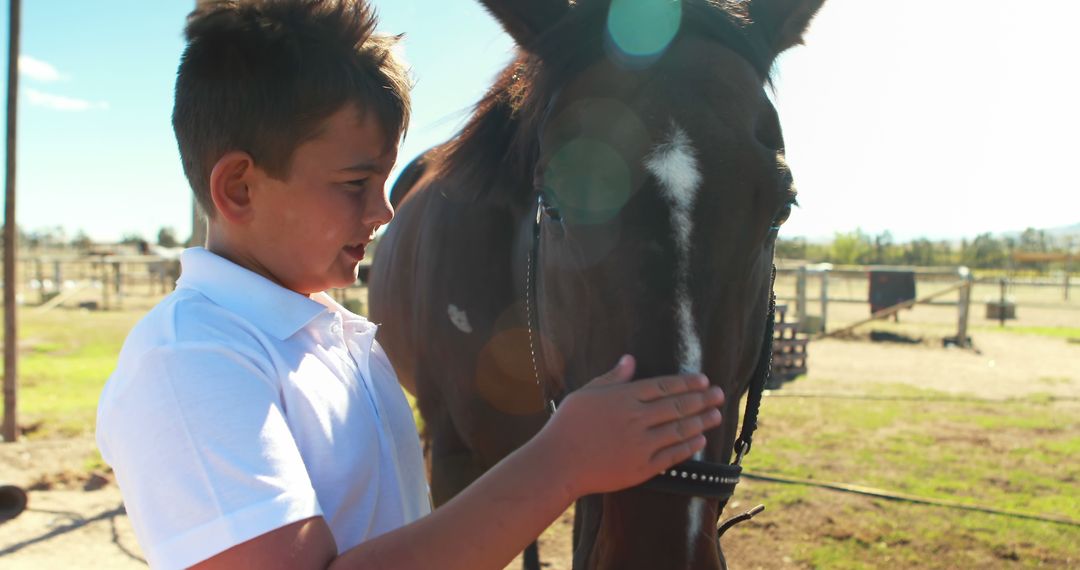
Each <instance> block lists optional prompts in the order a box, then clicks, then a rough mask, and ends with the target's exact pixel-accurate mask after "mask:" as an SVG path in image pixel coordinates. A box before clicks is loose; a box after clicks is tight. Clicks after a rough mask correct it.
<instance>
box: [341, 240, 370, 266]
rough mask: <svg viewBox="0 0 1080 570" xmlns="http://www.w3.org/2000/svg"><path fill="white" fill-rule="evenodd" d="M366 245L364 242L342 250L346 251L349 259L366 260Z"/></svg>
mask: <svg viewBox="0 0 1080 570" xmlns="http://www.w3.org/2000/svg"><path fill="white" fill-rule="evenodd" d="M364 245H365V244H364V243H363V242H361V243H359V244H356V245H347V246H345V247H343V248H342V250H344V251H345V254H346V255H348V256H349V257H351V258H353V259H355V260H356V261H360V260H361V259H364Z"/></svg>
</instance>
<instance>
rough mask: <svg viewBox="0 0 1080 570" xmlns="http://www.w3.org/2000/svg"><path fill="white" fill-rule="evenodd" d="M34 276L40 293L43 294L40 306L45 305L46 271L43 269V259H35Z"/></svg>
mask: <svg viewBox="0 0 1080 570" xmlns="http://www.w3.org/2000/svg"><path fill="white" fill-rule="evenodd" d="M34 275H35V276H36V278H37V282H38V293H40V294H41V299H39V300H40V301H41V303H40V304H42V305H44V304H45V269H44V268H43V267H42V263H41V258H40V257H35V258H34Z"/></svg>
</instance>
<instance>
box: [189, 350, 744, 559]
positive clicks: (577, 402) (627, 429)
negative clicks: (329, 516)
mask: <svg viewBox="0 0 1080 570" xmlns="http://www.w3.org/2000/svg"><path fill="white" fill-rule="evenodd" d="M632 375H633V361H632V359H624V360H623V361H620V363H619V365H617V366H616V368H615V369H614V370H612V371H611V372H609V373H608V374H605V375H604V376H601V377H600V378H597V379H596V380H594V381H593V382H591V383H590V384H588V385H587V386H585V387H584V388H582V389H581V390H578V391H576V392H574V393H572V394H571V395H570V396H569V397H567V399H566V400H565V401H564V402H563V405H562V407H561V408H560V409H559V411H558V412H557V413H556V415H555V416H554V417H553V418H552V420H551V421H550V422H549V423H548V425H547V426H545V428H544V429H543V430H542V431H541V432H540V434H538V435H537V436H536V437H534V438H533V439H532V440H530V441H529V442H528V443H527V444H525V445H524V446H522V447H521V448H520V449H519V450H517V451H516V452H514V453H513V454H511V455H510V456H508V457H507V458H506V459H504V460H503V461H502V462H500V463H499V464H498V465H496V466H495V467H494V468H493V469H491V470H490V471H488V472H487V473H486V474H485V475H484V476H482V477H481V478H480V479H478V480H477V481H476V482H475V483H473V484H472V485H470V486H469V487H468V488H466V489H465V490H464V491H462V492H461V494H460V495H458V496H457V497H455V498H454V499H453V500H451V501H450V502H449V503H447V504H446V505H444V506H442V507H440V508H439V509H438V510H436V511H435V512H433V513H432V514H431V515H429V516H427V517H424V518H423V519H420V520H418V521H415V522H413V523H412V524H409V525H406V526H405V527H402V528H400V529H397V530H395V531H392V532H389V533H386V534H384V535H382V536H379V537H377V538H375V539H373V540H370V541H368V542H365V543H363V544H361V545H359V546H357V547H355V548H353V549H351V550H349V551H347V552H345V553H343V554H342V555H341V556H338V557H336V558H335V555H336V546H335V544H334V540H333V537H332V536H331V535H330V530H329V528H328V527H327V526H326V523H325V521H323V519H322V518H321V517H315V518H310V519H306V520H303V521H299V522H296V523H293V524H290V525H287V526H285V527H282V528H279V529H277V530H275V531H273V532H270V533H267V534H264V535H262V536H259V537H257V538H255V539H253V540H250V541H248V542H245V543H243V544H240V545H237V546H235V547H233V548H231V549H229V550H227V551H225V552H222V553H221V554H219V555H217V556H215V557H213V558H211V559H209V560H207V561H205V562H203V563H202V564H199V565H197V566H196V568H199V569H201V570H207V569H219V568H221V569H224V568H230V569H232V568H244V567H251V568H312V569H322V568H332V569H352V568H365V569H368V568H372V569H375V568H380V569H381V568H390V569H394V570H408V569H412V568H416V569H425V570H426V569H428V568H435V567H438V568H443V569H447V570H454V569H463V570H464V569H467V570H477V569H495V570H497V569H500V568H503V567H504V566H505V565H506V564H507V563H508V562H509V561H510V560H511V559H512V558H513V557H514V556H515V555H517V553H519V552H521V551H522V550H523V549H524V548H525V547H526V546H527V545H528V544H529V543H531V542H532V541H533V540H535V539H536V537H537V536H539V535H540V533H542V532H543V530H544V529H545V528H547V526H548V525H549V524H551V522H552V521H554V520H555V519H556V518H557V517H558V516H559V515H560V514H562V512H563V511H565V510H566V509H567V508H568V507H569V506H570V504H571V503H573V501H574V500H576V499H577V498H578V497H580V496H582V495H586V494H590V493H599V492H607V491H614V490H617V489H621V488H625V487H628V486H631V485H635V484H638V483H641V482H643V481H645V480H646V479H648V478H649V477H651V476H652V475H654V474H656V473H658V472H660V471H661V470H663V469H665V468H667V467H669V466H671V465H673V464H675V463H678V462H679V461H682V460H684V459H687V458H689V457H690V456H691V455H693V454H694V453H696V452H697V451H698V450H700V449H701V448H702V447H704V444H705V438H704V437H703V436H702V435H701V434H702V433H703V432H704V431H705V430H707V429H710V428H713V427H716V426H717V425H719V424H720V413H719V410H717V409H716V406H718V405H720V404H721V403H722V401H723V395H722V394H721V393H720V392H719V391H718V390H716V389H711V390H707V389H706V387H707V382H706V381H705V379H704V378H703V377H701V376H695V375H685V376H668V377H662V378H654V379H649V380H642V381H639V382H634V383H628V380H629V379H630V378H631V376H632Z"/></svg>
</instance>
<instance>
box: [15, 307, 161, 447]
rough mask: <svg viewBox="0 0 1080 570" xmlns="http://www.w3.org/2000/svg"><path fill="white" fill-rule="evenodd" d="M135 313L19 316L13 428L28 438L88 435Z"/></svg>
mask: <svg viewBox="0 0 1080 570" xmlns="http://www.w3.org/2000/svg"><path fill="white" fill-rule="evenodd" d="M143 314H144V313H143V312H141V311H125V312H80V313H72V312H71V311H65V310H55V311H51V312H48V313H38V312H34V311H29V310H26V311H21V312H20V314H19V337H20V339H25V340H23V341H22V342H21V346H20V349H21V350H20V358H19V374H18V380H19V384H18V385H19V392H18V398H19V400H18V406H19V423H20V424H22V425H38V426H39V427H38V429H36V430H34V431H33V432H31V433H29V434H27V437H30V438H43V439H44V438H49V437H56V436H71V435H78V434H85V433H89V432H91V431H92V430H93V427H94V418H95V415H96V411H97V402H98V397H99V396H100V395H101V389H102V388H103V387H104V386H105V381H106V380H107V379H108V377H109V375H110V374H112V371H113V369H114V368H115V366H116V359H117V356H118V355H119V353H120V347H121V346H122V345H123V342H124V338H125V337H126V336H127V333H128V331H129V330H130V329H131V327H133V326H134V325H135V323H136V322H137V321H138V320H139V319H140V318H141V317H142V315H143Z"/></svg>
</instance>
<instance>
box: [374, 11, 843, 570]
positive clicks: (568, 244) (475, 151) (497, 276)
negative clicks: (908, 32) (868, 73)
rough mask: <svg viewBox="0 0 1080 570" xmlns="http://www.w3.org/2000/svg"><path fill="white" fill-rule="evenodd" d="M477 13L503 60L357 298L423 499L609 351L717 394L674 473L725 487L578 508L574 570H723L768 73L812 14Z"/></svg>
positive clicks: (781, 165) (486, 454)
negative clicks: (413, 444)
mask: <svg viewBox="0 0 1080 570" xmlns="http://www.w3.org/2000/svg"><path fill="white" fill-rule="evenodd" d="M481 1H482V3H483V4H484V5H485V7H486V8H487V9H488V11H489V12H491V13H492V14H493V15H494V17H495V18H496V19H497V20H498V21H499V22H500V23H501V24H502V26H503V27H504V28H505V30H506V31H507V32H508V33H509V34H510V35H511V36H512V37H513V39H514V41H515V43H516V45H517V47H518V53H517V55H516V57H515V59H514V60H513V61H512V63H510V64H509V65H508V66H507V67H506V68H505V69H504V70H503V71H502V73H501V74H500V75H499V76H498V78H497V79H496V81H495V83H494V84H493V85H492V87H491V88H490V89H489V90H488V92H487V93H486V95H485V96H484V97H483V98H482V100H481V101H480V102H479V103H478V104H477V106H476V109H475V112H474V114H473V115H472V116H471V118H470V119H469V121H468V122H467V124H466V125H465V126H464V127H463V128H462V130H461V131H460V132H459V133H458V134H457V135H456V136H455V137H454V138H453V139H452V140H450V141H449V142H447V143H445V144H443V145H440V146H438V147H435V148H433V149H431V150H429V151H428V152H426V153H424V154H423V155H421V156H420V157H419V158H418V159H417V160H416V161H414V162H413V163H412V164H410V165H409V166H408V167H407V168H406V169H405V170H404V172H403V174H402V175H401V177H400V178H399V180H398V182H397V183H396V184H395V185H394V187H393V189H392V191H391V203H392V204H393V205H394V206H395V207H396V208H397V217H396V219H395V220H394V221H393V222H392V223H391V224H390V225H389V227H388V229H387V231H386V233H385V235H384V236H383V237H382V239H381V242H380V244H379V247H378V252H377V255H376V256H375V259H374V261H373V266H372V269H371V275H370V283H369V288H370V289H369V296H370V309H371V318H372V320H373V321H374V322H376V323H380V324H381V326H380V328H379V332H378V339H379V342H380V343H381V345H382V346H383V348H384V350H385V351H386V353H387V355H388V356H389V358H390V360H391V362H392V363H393V364H394V367H395V369H396V371H397V373H398V376H399V380H400V381H401V383H402V385H403V386H404V387H405V388H406V389H407V390H408V391H409V392H411V393H412V394H414V395H415V396H416V401H417V407H418V408H419V412H420V415H421V417H422V419H423V423H424V428H423V433H424V440H425V450H426V454H427V460H428V466H429V469H430V477H431V492H432V498H433V501H434V503H435V504H436V506H438V505H439V504H442V503H445V502H446V501H447V500H449V499H450V498H451V497H453V496H454V495H455V494H456V493H457V492H458V491H460V490H461V489H463V488H464V487H465V486H466V485H468V484H469V483H470V482H471V481H473V480H474V479H475V478H476V477H478V476H479V475H480V474H481V473H482V472H483V471H484V470H486V469H488V468H490V467H491V466H493V465H494V464H495V463H497V462H498V461H499V460H500V459H502V458H503V457H504V456H506V455H507V454H509V453H510V452H511V451H513V450H514V449H515V448H516V447H518V446H519V445H521V444H522V443H523V442H525V441H526V440H528V438H530V437H531V436H533V435H534V434H535V433H536V432H537V431H538V430H539V429H540V428H541V427H542V425H543V424H544V422H545V420H546V419H547V417H548V412H547V411H546V408H547V407H548V406H546V405H545V402H547V401H552V402H553V401H554V400H556V399H557V397H558V395H559V394H565V393H567V392H568V391H570V390H573V389H575V388H576V387H579V386H580V385H582V384H583V383H584V382H586V381H587V380H588V379H590V378H593V377H595V376H597V375H599V374H600V373H602V372H604V371H606V370H607V369H609V368H610V366H611V365H612V364H613V363H614V362H615V361H616V359H617V358H618V357H619V355H621V354H623V353H631V354H633V355H635V356H636V358H637V362H638V368H637V375H638V376H639V377H648V376H655V375H660V374H666V373H672V372H675V371H680V372H703V373H705V374H706V375H707V376H708V377H709V379H710V381H711V382H712V383H713V384H714V385H718V386H722V387H723V388H724V390H725V393H727V394H728V396H729V397H728V399H727V403H726V404H725V406H724V409H723V410H722V411H723V415H724V423H723V425H722V426H720V427H719V428H716V429H714V430H712V431H710V432H709V433H708V434H707V445H706V448H705V450H703V451H702V452H701V453H700V454H699V456H698V457H696V459H697V460H699V462H698V464H699V465H701V466H705V468H706V469H707V468H709V466H721V468H720V471H710V472H708V473H702V475H701V477H702V480H705V479H706V478H707V479H708V480H709V482H710V484H712V482H714V481H717V480H719V479H724V480H725V481H726V482H727V483H730V487H729V488H728V490H727V491H726V492H716V493H712V492H709V491H708V490H707V489H706V490H704V491H702V492H692V491H691V492H689V493H686V494H673V493H671V492H669V491H671V490H672V489H670V488H668V489H661V490H657V488H656V486H653V487H652V488H650V487H648V486H645V487H636V488H633V489H628V490H624V491H621V492H618V493H610V494H604V495H595V496H588V497H584V498H582V499H581V500H579V501H578V503H577V505H576V509H575V521H574V553H573V560H574V562H573V564H574V568H575V569H578V570H581V569H589V570H599V569H604V570H608V569H635V568H642V569H645V568H648V569H655V568H675V569H694V570H698V569H701V570H705V569H708V570H712V569H717V568H726V562H725V560H724V557H723V553H722V549H721V546H720V544H719V541H718V540H717V535H716V530H715V529H716V528H717V523H718V521H719V517H720V515H721V512H722V511H723V509H724V506H725V504H726V503H727V497H729V496H730V491H731V490H733V487H734V483H733V482H731V481H727V479H732V481H737V476H736V477H734V478H731V477H726V476H720V475H717V473H721V472H722V473H727V471H723V469H724V468H728V467H731V468H732V469H736V470H737V466H733V467H732V466H730V464H731V463H732V456H733V455H737V456H738V459H737V460H736V461H735V462H734V463H738V461H740V460H741V459H742V455H743V453H744V452H746V451H748V448H749V438H748V437H747V438H746V439H745V441H743V440H742V439H740V441H739V444H738V445H739V446H740V447H739V450H738V452H737V453H736V451H735V447H736V435H737V428H738V426H737V424H738V423H739V420H738V418H739V412H740V407H739V406H740V398H739V397H738V396H740V395H742V394H744V393H746V392H747V390H748V388H749V386H750V385H751V380H752V379H753V378H755V377H758V376H760V374H761V370H762V366H763V365H764V366H765V369H766V370H767V365H768V356H767V353H769V354H771V346H770V344H771V343H770V342H769V340H770V339H771V335H772V331H771V327H770V325H769V318H767V315H768V314H769V312H770V310H769V308H770V296H771V289H772V281H771V280H772V276H773V272H774V269H773V249H774V243H775V240H776V232H777V230H778V228H779V226H780V225H781V224H782V223H783V222H784V221H785V220H786V219H787V217H788V215H789V214H790V213H791V209H792V207H793V206H794V205H795V202H796V200H795V188H794V185H793V182H792V176H791V172H790V169H789V168H788V166H787V164H786V162H785V160H784V142H783V136H782V134H781V129H780V124H779V119H778V117H777V113H776V111H775V108H774V107H773V105H772V103H771V102H770V100H769V98H768V96H767V89H769V88H770V87H771V82H770V71H771V69H772V67H773V63H774V61H775V58H776V57H777V56H778V55H779V54H780V53H781V52H783V51H785V50H787V49H788V48H790V47H792V46H794V45H796V44H799V43H801V41H802V35H803V33H804V31H805V29H806V28H807V26H808V25H809V23H810V21H811V19H812V18H813V17H814V15H815V14H816V12H817V11H818V9H819V8H820V7H821V5H822V3H823V1H824V0H744V1H734V0H730V1H728V0H577V1H576V2H573V3H571V2H568V1H567V0H481ZM751 396H753V394H751ZM757 398H758V401H760V393H758V395H757ZM751 399H752V398H751V397H748V398H747V400H748V401H749V400H751ZM753 407H754V413H755V414H756V403H755V404H754V406H753ZM747 413H748V417H746V418H745V419H744V420H743V424H744V433H745V432H746V429H745V428H746V424H751V425H753V424H754V423H755V421H756V420H755V419H754V418H752V417H749V415H750V404H749V403H748V408H747ZM751 430H752V427H751ZM664 475H669V476H670V477H672V478H674V479H678V478H679V477H680V476H681V477H682V478H684V479H689V478H693V479H694V480H697V478H698V474H697V472H694V471H693V470H692V469H691V470H689V475H688V470H687V469H684V468H682V469H680V468H677V469H673V470H672V471H671V473H666V474H664ZM664 475H661V478H662V477H663V476H664ZM674 483H675V484H683V483H681V482H679V481H675V482H674ZM686 484H688V483H686ZM676 486H678V485H676ZM660 487H663V485H661V486H660ZM669 487H670V485H669ZM534 546H535V545H534ZM525 565H526V567H534V568H538V567H539V563H538V560H537V559H536V558H535V548H534V547H531V548H530V551H527V552H526V558H525Z"/></svg>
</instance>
